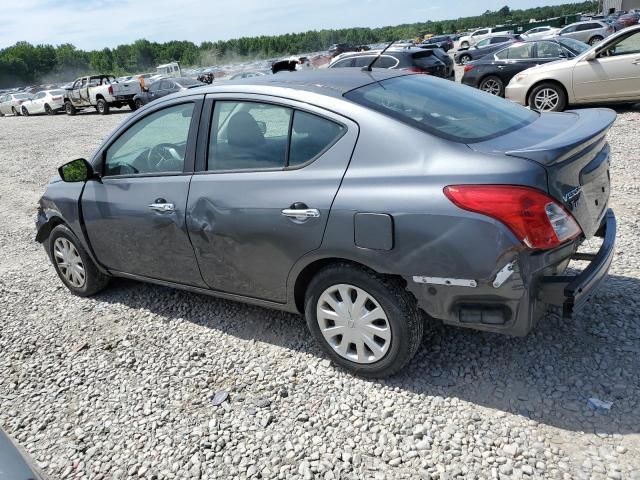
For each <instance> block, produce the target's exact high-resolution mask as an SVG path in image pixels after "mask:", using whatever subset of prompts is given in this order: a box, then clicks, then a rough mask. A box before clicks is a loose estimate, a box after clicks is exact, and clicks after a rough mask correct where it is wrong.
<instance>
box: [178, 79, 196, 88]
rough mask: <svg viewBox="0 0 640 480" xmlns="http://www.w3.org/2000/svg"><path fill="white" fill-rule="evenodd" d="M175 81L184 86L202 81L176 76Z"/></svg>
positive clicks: (190, 85)
mask: <svg viewBox="0 0 640 480" xmlns="http://www.w3.org/2000/svg"><path fill="white" fill-rule="evenodd" d="M175 82H176V83H177V84H178V85H180V86H181V87H186V88H189V87H195V86H198V85H202V82H200V81H198V80H194V79H193V78H178V79H177V80H175Z"/></svg>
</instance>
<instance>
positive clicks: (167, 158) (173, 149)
mask: <svg viewBox="0 0 640 480" xmlns="http://www.w3.org/2000/svg"><path fill="white" fill-rule="evenodd" d="M183 162H184V159H183V158H182V157H181V156H180V154H179V153H178V147H177V146H176V145H174V144H173V143H159V144H158V145H155V146H153V147H151V148H150V149H149V152H148V153H147V164H148V165H149V167H152V168H153V169H154V170H155V171H158V172H174V171H178V170H182V165H183Z"/></svg>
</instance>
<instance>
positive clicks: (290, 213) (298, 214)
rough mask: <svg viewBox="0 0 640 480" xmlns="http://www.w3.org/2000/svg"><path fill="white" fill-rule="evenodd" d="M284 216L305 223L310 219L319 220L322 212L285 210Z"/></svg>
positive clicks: (310, 209) (315, 209)
mask: <svg viewBox="0 0 640 480" xmlns="http://www.w3.org/2000/svg"><path fill="white" fill-rule="evenodd" d="M282 215H284V216H285V217H289V218H292V219H294V220H298V221H305V220H308V219H310V218H318V217H319V216H320V211H319V210H318V209H317V208H300V209H298V208H285V209H284V210H282Z"/></svg>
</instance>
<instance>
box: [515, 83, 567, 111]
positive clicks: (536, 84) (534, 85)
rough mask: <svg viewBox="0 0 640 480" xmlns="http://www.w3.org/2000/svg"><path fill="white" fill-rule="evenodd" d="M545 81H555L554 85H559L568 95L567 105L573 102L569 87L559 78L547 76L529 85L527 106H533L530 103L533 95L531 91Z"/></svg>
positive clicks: (526, 99)
mask: <svg viewBox="0 0 640 480" xmlns="http://www.w3.org/2000/svg"><path fill="white" fill-rule="evenodd" d="M543 83H553V84H554V85H557V86H559V87H560V88H561V89H562V91H563V92H564V94H565V95H566V97H567V105H569V104H571V97H570V95H569V90H567V87H565V86H564V84H563V83H562V82H560V81H558V80H555V79H553V78H545V79H544V80H539V81H537V82H536V83H534V84H533V85H531V86H530V87H529V90H527V96H526V97H525V101H526V106H527V107H530V106H531V105H529V96H530V95H531V92H532V91H533V89H534V88H536V87H537V86H539V85H541V84H543Z"/></svg>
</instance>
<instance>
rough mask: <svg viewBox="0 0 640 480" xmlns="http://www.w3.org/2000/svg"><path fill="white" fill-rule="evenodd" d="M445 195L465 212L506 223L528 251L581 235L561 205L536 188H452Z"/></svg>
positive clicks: (476, 186)
mask: <svg viewBox="0 0 640 480" xmlns="http://www.w3.org/2000/svg"><path fill="white" fill-rule="evenodd" d="M444 194H445V195H446V196H447V198H448V199H449V200H451V201H452V202H453V203H455V204H456V205H457V206H458V207H460V208H462V209H464V210H468V211H470V212H475V213H480V214H482V215H487V216H489V217H492V218H495V219H496V220H498V221H500V222H502V223H504V224H505V225H506V226H507V227H508V228H509V229H510V230H511V231H512V232H513V234H514V235H515V236H516V237H517V238H518V240H520V241H521V242H522V243H524V244H525V245H526V246H527V247H529V248H533V249H542V250H544V249H549V248H554V247H557V246H558V245H560V244H561V243H563V242H565V241H567V240H569V239H572V238H575V237H577V236H578V235H580V233H582V230H581V229H580V227H579V226H578V224H577V223H576V221H575V220H574V219H573V217H572V216H571V214H570V213H569V212H567V211H566V210H565V209H564V207H563V206H562V205H560V204H558V202H556V201H555V200H553V199H552V198H551V197H549V196H548V195H547V194H545V193H544V192H542V191H540V190H536V189H534V188H530V187H521V186H515V185H451V186H448V187H445V188H444Z"/></svg>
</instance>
